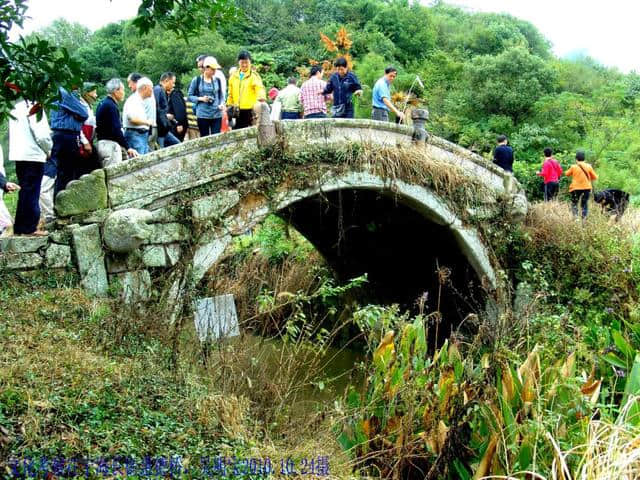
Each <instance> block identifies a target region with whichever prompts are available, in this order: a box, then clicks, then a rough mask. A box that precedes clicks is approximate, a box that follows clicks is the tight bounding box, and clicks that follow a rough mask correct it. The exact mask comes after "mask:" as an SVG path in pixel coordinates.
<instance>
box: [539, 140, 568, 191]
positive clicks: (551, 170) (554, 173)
mask: <svg viewBox="0 0 640 480" xmlns="http://www.w3.org/2000/svg"><path fill="white" fill-rule="evenodd" d="M536 173H537V175H539V176H541V177H542V178H544V201H545V202H550V201H551V200H553V199H554V198H555V197H556V195H557V194H558V180H559V179H560V176H561V175H562V167H561V166H560V164H559V163H558V161H557V160H556V159H555V158H553V150H551V149H550V148H549V147H547V148H545V149H544V163H543V164H542V169H541V170H540V171H539V172H536Z"/></svg>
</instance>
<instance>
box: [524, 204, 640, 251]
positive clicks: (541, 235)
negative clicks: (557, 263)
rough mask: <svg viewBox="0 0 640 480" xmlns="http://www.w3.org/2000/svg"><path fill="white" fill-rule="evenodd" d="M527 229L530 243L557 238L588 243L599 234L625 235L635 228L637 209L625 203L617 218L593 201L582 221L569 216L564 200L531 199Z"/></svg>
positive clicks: (557, 240) (638, 218)
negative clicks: (623, 210) (542, 200)
mask: <svg viewBox="0 0 640 480" xmlns="http://www.w3.org/2000/svg"><path fill="white" fill-rule="evenodd" d="M526 227H527V232H528V233H529V234H530V235H531V239H532V241H533V242H534V244H541V245H544V244H554V243H560V242H566V241H569V242H572V243H582V244H584V245H588V244H589V243H590V242H593V241H595V240H598V239H600V238H601V237H602V235H607V236H608V235H615V236H617V237H619V238H622V237H626V238H628V239H629V240H630V235H631V234H633V233H635V232H637V231H638V227H640V210H638V209H636V208H633V207H629V208H628V209H627V212H626V213H625V215H624V216H623V217H622V220H621V221H620V222H617V223H616V222H614V221H613V218H612V217H610V216H608V215H605V214H603V213H602V212H601V211H600V208H597V206H595V205H594V204H593V203H591V204H590V211H589V215H588V216H587V219H586V220H585V221H584V222H583V221H581V220H579V219H576V218H574V217H573V216H572V214H571V210H570V205H569V204H568V203H564V202H558V201H554V202H539V203H532V204H531V205H530V207H529V212H528V215H527V220H526Z"/></svg>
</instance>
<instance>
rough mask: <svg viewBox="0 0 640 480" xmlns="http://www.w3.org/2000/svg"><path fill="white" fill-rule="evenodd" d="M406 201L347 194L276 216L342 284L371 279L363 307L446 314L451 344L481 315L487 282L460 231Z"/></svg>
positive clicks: (380, 194)
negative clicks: (464, 324)
mask: <svg viewBox="0 0 640 480" xmlns="http://www.w3.org/2000/svg"><path fill="white" fill-rule="evenodd" d="M406 200H407V199H403V198H401V197H400V196H398V195H397V194H394V193H393V192H390V191H388V190H387V191H378V190H372V189H365V188H349V189H340V190H333V191H329V192H323V193H319V194H316V195H313V196H309V197H306V198H304V199H301V200H297V201H295V202H293V203H291V204H289V205H287V206H286V207H284V208H282V209H280V210H279V211H278V212H277V215H278V216H280V217H281V218H282V219H284V220H285V221H286V222H288V223H289V224H290V225H292V226H293V227H294V228H295V229H296V230H297V231H298V232H300V233H301V234H302V235H303V236H304V237H305V238H307V239H308V240H309V241H310V242H311V243H312V244H313V245H314V247H315V248H316V249H317V250H318V252H319V253H320V254H321V255H322V256H323V257H324V259H325V260H326V262H327V264H328V265H329V266H330V267H331V269H332V270H333V272H334V273H335V275H336V277H337V278H338V280H339V281H340V282H346V281H348V280H349V279H351V278H354V277H357V276H360V275H363V274H365V273H366V274H367V278H368V282H367V284H366V287H364V288H362V289H361V290H360V291H359V292H358V298H357V301H358V303H360V304H381V305H391V304H398V305H399V306H400V309H401V311H405V310H406V311H410V312H411V313H413V314H416V313H418V312H419V311H420V309H421V305H422V308H423V312H424V313H425V314H428V313H432V312H434V311H439V312H440V314H441V317H442V325H443V328H442V329H441V330H440V333H441V334H442V335H441V337H443V338H446V337H447V336H448V335H449V334H450V333H451V331H452V329H455V328H456V327H457V325H459V324H460V322H461V321H462V320H463V319H464V317H466V316H467V315H468V314H469V313H472V312H477V311H478V310H479V309H480V308H481V305H482V303H483V302H482V299H483V298H484V292H483V290H482V282H481V278H479V276H478V273H477V272H476V270H475V269H474V268H473V266H472V265H471V263H470V262H469V259H468V257H467V256H466V255H465V253H464V251H463V250H462V249H461V248H460V240H459V239H457V238H456V233H455V230H452V229H451V227H450V225H443V224H441V223H438V222H437V221H436V219H435V218H434V216H433V215H432V216H431V217H430V218H429V216H425V214H424V212H421V211H420V210H418V209H416V208H414V207H415V206H412V205H411V204H410V202H407V201H406ZM443 338H441V339H440V340H442V339H443Z"/></svg>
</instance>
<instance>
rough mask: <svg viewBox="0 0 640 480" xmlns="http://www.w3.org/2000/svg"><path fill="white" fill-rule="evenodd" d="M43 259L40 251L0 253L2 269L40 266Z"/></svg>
mask: <svg viewBox="0 0 640 480" xmlns="http://www.w3.org/2000/svg"><path fill="white" fill-rule="evenodd" d="M43 261H44V259H43V258H42V255H40V254H38V253H0V271H1V270H29V269H33V268H38V267H39V266H40V265H42V262H43Z"/></svg>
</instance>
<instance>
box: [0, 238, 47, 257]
mask: <svg viewBox="0 0 640 480" xmlns="http://www.w3.org/2000/svg"><path fill="white" fill-rule="evenodd" d="M47 243H49V237H6V238H2V239H0V252H4V253H31V252H37V251H38V250H40V249H41V248H43V247H45V246H46V245H47Z"/></svg>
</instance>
